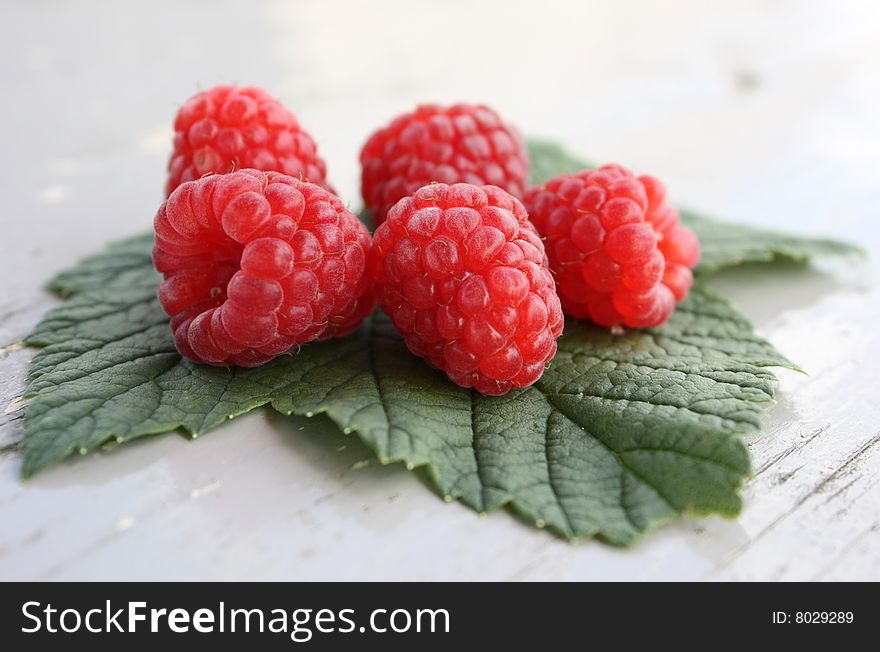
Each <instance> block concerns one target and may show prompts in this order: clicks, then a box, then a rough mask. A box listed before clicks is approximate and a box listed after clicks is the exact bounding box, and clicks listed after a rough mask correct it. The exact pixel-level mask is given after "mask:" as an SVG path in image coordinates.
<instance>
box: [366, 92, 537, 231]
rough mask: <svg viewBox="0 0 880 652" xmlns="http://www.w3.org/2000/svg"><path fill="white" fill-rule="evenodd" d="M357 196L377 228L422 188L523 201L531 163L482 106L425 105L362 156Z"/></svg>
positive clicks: (512, 134) (509, 131) (513, 135)
mask: <svg viewBox="0 0 880 652" xmlns="http://www.w3.org/2000/svg"><path fill="white" fill-rule="evenodd" d="M361 164H362V165H363V172H362V175H361V192H362V194H363V196H364V203H365V204H366V206H367V208H369V209H370V214H371V216H372V218H373V221H374V223H375V224H376V225H377V226H378V225H379V224H381V223H382V222H383V221H384V220H385V215H386V214H387V212H388V210H389V209H390V208H391V207H392V206H394V204H395V203H396V202H397V201H398V200H400V199H403V198H404V197H407V196H409V195H411V194H413V193H414V192H415V191H416V190H418V189H419V188H421V187H422V186H424V185H425V184H428V183H432V182H439V183H459V182H462V183H472V184H474V185H477V186H482V185H486V184H492V185H495V186H499V187H500V188H503V189H504V190H506V191H507V192H509V193H510V194H512V195H513V196H514V197H517V198H522V195H523V192H525V188H526V182H527V177H528V170H529V158H528V153H527V152H526V148H525V143H524V142H523V139H522V137H521V136H520V134H519V132H517V131H516V130H515V129H513V128H511V127H509V126H507V125H505V124H504V123H503V122H501V118H499V117H498V114H497V113H495V112H494V111H493V110H492V109H490V108H489V107H486V106H471V105H468V104H456V105H455V106H451V107H448V108H444V107H440V106H435V105H424V106H419V107H418V108H417V109H416V110H415V111H414V112H413V113H407V114H405V115H402V116H400V117H398V118H397V119H395V120H394V121H393V122H392V123H391V124H390V125H388V126H387V127H386V128H384V129H380V130H379V131H377V132H376V133H374V134H373V135H372V136H370V139H369V140H368V141H367V144H366V145H364V148H363V150H362V151H361Z"/></svg>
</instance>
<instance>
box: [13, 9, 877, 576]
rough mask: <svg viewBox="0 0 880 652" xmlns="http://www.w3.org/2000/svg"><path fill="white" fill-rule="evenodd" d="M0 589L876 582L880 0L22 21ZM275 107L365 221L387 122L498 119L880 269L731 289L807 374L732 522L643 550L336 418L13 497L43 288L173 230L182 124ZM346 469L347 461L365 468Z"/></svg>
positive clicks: (259, 418)
mask: <svg viewBox="0 0 880 652" xmlns="http://www.w3.org/2000/svg"><path fill="white" fill-rule="evenodd" d="M0 11H2V14H3V15H2V20H0V70H2V78H0V81H2V87H3V100H2V102H0V125H2V127H0V129H2V131H3V145H4V147H3V151H4V155H3V156H2V158H0V197H2V211H0V225H2V229H0V278H2V279H3V286H2V290H0V447H2V451H3V452H2V453H0V579H4V580H6V579H105V578H106V579H160V578H180V579H199V578H211V579H408V580H418V579H522V580H531V579H703V578H708V579H719V580H751V579H773V580H776V579H786V580H787V579H797V580H800V579H810V578H816V579H828V580H836V579H874V580H877V579H880V536H878V529H880V445H878V442H880V425H878V423H880V401H878V398H877V395H878V389H880V387H878V381H877V372H878V364H877V363H878V359H880V342H878V337H877V331H878V327H877V324H878V323H880V285H878V283H877V270H878V267H877V263H876V261H877V260H878V259H880V229H878V226H877V224H878V218H880V215H878V212H880V208H878V206H880V120H878V118H877V111H878V106H880V74H878V71H880V10H878V5H877V4H876V3H872V2H864V3H857V2H843V1H841V0H828V1H818V2H806V1H800V0H775V1H772V2H771V1H769V0H754V1H751V2H745V1H744V2H736V3H731V2H726V1H718V2H714V1H712V2H705V1H698V0H693V1H688V2H682V1H676V0H670V1H669V2H662V3H661V2H652V1H650V0H642V1H639V2H619V3H617V2H615V3H612V2H605V1H601V2H570V3H562V2H553V1H549V0H545V1H544V2H540V3H536V2H529V3H523V5H522V6H518V5H517V4H516V3H512V2H501V3H497V4H494V3H481V2H474V1H473V0H464V1H461V2H444V3H430V4H429V3H410V2H405V1H404V0H397V1H393V2H380V1H375V0H374V1H372V2H364V3H355V2H342V1H333V2H331V1H326V0H324V1H320V0H315V1H310V2H278V3H269V4H257V3H234V2H230V3H211V4H208V3H196V2H168V3H157V2H151V3H141V4H139V5H137V6H135V5H134V4H132V3H115V2H104V3H53V2H39V3H25V2H21V3H16V4H12V3H4V4H3V5H2V9H0ZM221 81H234V82H240V83H255V84H260V85H263V86H265V87H266V88H268V89H271V90H272V91H273V92H274V93H275V94H277V95H278V96H280V97H281V98H282V99H283V100H284V101H285V102H286V103H287V104H288V105H289V106H290V107H291V108H292V109H293V110H294V111H295V112H296V113H297V114H298V115H299V116H300V118H301V121H302V122H303V123H304V124H305V125H307V126H308V127H309V128H310V129H311V131H312V133H313V134H315V136H316V137H317V138H318V140H319V142H320V147H321V149H322V151H323V153H324V155H325V157H326V158H327V160H328V163H329V166H330V171H331V177H332V180H333V182H334V183H335V184H336V186H337V188H339V189H340V190H341V191H342V192H343V194H344V196H345V197H346V198H347V199H348V200H349V201H350V203H351V205H352V206H353V207H356V206H357V205H358V199H357V174H358V169H357V165H356V157H357V151H358V147H359V145H360V144H361V142H362V141H363V140H364V138H365V137H366V135H367V134H368V132H369V130H370V129H371V128H373V127H375V126H377V125H379V124H381V123H383V122H384V121H386V120H387V119H389V118H390V117H391V116H392V115H394V114H395V113H397V112H399V111H401V110H404V109H408V108H410V107H411V106H412V105H414V103H415V102H416V101H419V100H439V101H452V100H459V99H465V100H482V101H486V102H488V103H491V104H493V105H495V106H496V107H497V108H498V109H499V110H500V111H501V112H502V113H503V114H505V115H506V116H508V117H509V119H510V120H512V121H514V122H516V123H517V124H518V125H520V127H521V128H522V129H523V130H524V131H526V132H528V133H530V134H536V135H542V136H548V137H554V138H559V139H563V140H565V141H567V142H568V143H569V144H570V145H571V147H572V148H573V149H575V150H577V151H579V152H580V153H582V154H584V155H588V156H589V157H591V158H593V159H596V160H616V161H619V162H622V163H625V164H627V165H629V166H631V167H633V168H635V169H637V170H641V171H652V172H654V173H656V174H658V175H659V176H661V177H663V178H664V179H666V180H667V182H668V185H669V186H670V188H671V189H672V193H673V195H674V196H675V197H676V198H677V199H679V200H680V201H684V202H686V203H688V204H689V205H691V206H694V207H696V208H698V209H703V210H706V211H708V212H714V213H716V214H718V213H720V214H722V215H726V216H728V217H730V218H732V219H739V220H744V221H752V222H755V223H758V224H763V225H772V226H776V227H779V228H786V229H791V230H795V231H801V232H815V233H831V232H834V233H836V234H838V235H840V236H842V237H848V238H851V239H855V240H858V241H859V242H861V243H862V244H863V245H864V246H865V247H866V248H867V249H868V250H869V251H870V252H871V253H872V256H873V261H868V262H867V263H865V264H863V265H862V266H857V267H852V266H847V265H841V264H833V263H832V264H822V265H819V266H813V267H810V268H806V269H804V268H800V267H794V266H781V267H774V268H772V269H766V268H764V269H749V270H742V271H737V272H732V273H727V274H725V275H723V276H722V277H720V278H719V279H718V287H719V289H721V290H722V291H723V292H724V293H726V294H727V295H728V296H729V297H731V298H732V299H734V300H735V302H736V303H737V304H738V305H739V306H740V307H741V308H742V310H743V311H744V312H745V313H746V314H748V315H749V316H750V317H752V318H753V319H754V321H755V323H756V324H757V326H758V328H759V329H760V331H761V333H762V334H764V335H765V336H767V337H769V338H770V339H771V340H773V341H774V342H775V343H777V345H778V346H779V348H780V349H781V350H782V351H784V352H785V353H786V354H788V355H789V356H790V357H792V358H793V359H794V360H796V361H797V362H799V363H800V364H801V365H802V366H803V367H804V368H805V369H807V370H808V371H809V373H810V375H809V376H802V375H798V374H794V373H789V372H780V374H779V375H780V379H781V382H780V386H779V396H778V402H777V404H775V405H774V406H772V407H771V408H770V409H769V411H768V428H767V434H766V435H764V436H763V437H760V438H755V439H753V440H751V441H750V447H751V450H752V454H753V457H754V462H755V468H756V473H755V476H754V478H752V479H751V480H750V481H749V482H748V484H747V486H746V488H745V492H744V497H745V503H746V507H745V510H744V512H743V514H742V516H741V517H740V518H739V519H737V520H735V521H725V520H721V519H707V520H701V521H690V520H686V521H684V522H681V523H678V524H674V525H671V526H668V527H665V528H663V529H661V530H660V531H657V532H655V533H653V534H651V535H649V536H648V537H647V538H645V539H644V540H642V541H641V542H640V543H639V544H638V545H637V546H636V547H634V548H633V549H630V550H617V549H613V548H610V547H608V546H604V545H602V544H597V543H585V544H581V545H576V546H572V545H569V544H567V543H564V542H562V541H558V540H555V539H554V538H552V537H551V536H549V535H547V534H546V533H544V532H541V531H538V530H534V529H531V528H529V527H526V526H524V525H522V524H520V523H519V522H517V521H516V520H515V519H513V518H512V517H510V516H509V515H508V514H506V513H498V514H493V515H491V516H490V517H488V518H486V519H481V518H479V517H478V516H477V515H476V514H474V513H472V512H470V511H469V510H467V509H466V508H464V507H462V506H460V505H457V504H444V503H443V502H442V501H441V500H438V498H437V497H436V496H435V495H434V494H433V493H431V491H430V490H429V489H427V488H426V487H425V486H424V485H423V484H422V483H420V482H419V480H418V479H417V478H416V477H414V476H413V475H412V474H410V473H408V472H406V471H405V470H404V469H403V468H400V467H394V468H383V467H379V466H378V465H376V464H372V463H370V464H368V465H367V466H365V467H363V468H361V467H362V465H361V464H359V462H360V461H362V460H366V459H369V455H368V453H367V451H366V450H365V449H364V448H363V447H362V446H361V445H359V444H358V443H357V441H356V440H355V439H354V438H351V437H349V438H342V436H341V435H339V434H336V433H334V431H333V429H332V428H331V427H329V426H328V425H327V423H326V422H322V421H307V420H304V419H302V420H296V419H285V418H281V417H279V416H276V415H272V414H268V413H256V414H252V415H250V416H248V417H245V418H242V419H239V420H236V421H235V422H234V423H232V424H230V425H228V426H226V427H224V428H222V429H220V430H218V431H216V432H214V433H211V434H210V435H208V436H205V437H203V438H200V439H199V440H197V441H195V442H191V441H188V440H185V439H184V438H182V437H178V436H176V435H167V436H162V437H155V438H150V439H147V440H144V441H141V442H140V443H135V444H132V445H127V446H124V447H121V448H119V449H117V450H116V451H114V452H111V453H101V454H97V455H92V456H89V457H88V458H83V459H76V460H73V461H71V462H69V463H65V464H62V465H60V466H58V467H56V468H54V469H52V470H49V471H47V472H45V473H42V474H40V475H39V476H37V477H36V478H35V479H33V480H31V481H29V482H28V483H27V484H22V483H21V482H20V481H19V478H18V472H19V466H20V458H19V454H18V452H17V451H16V450H15V443H16V442H17V440H18V439H19V437H20V434H21V417H22V407H23V404H22V402H21V401H20V400H19V399H18V398H17V397H18V396H19V395H20V393H21V391H22V387H23V385H22V378H23V375H24V372H25V368H26V364H27V361H28V359H29V358H30V356H31V355H32V351H28V350H26V349H22V348H21V347H20V346H19V345H18V344H17V343H18V342H19V341H20V340H21V338H22V337H23V336H24V335H25V334H26V333H27V332H28V330H29V329H30V328H31V327H32V326H33V324H34V323H35V322H36V320H37V319H38V318H39V317H40V315H41V314H42V313H43V312H44V311H45V310H46V309H47V308H48V307H50V306H52V305H53V304H54V300H53V299H51V298H50V297H48V296H47V295H46V294H45V293H44V292H42V291H41V289H40V286H41V284H42V283H43V282H44V281H45V280H46V279H47V278H48V277H49V276H50V275H51V274H52V273H53V272H55V271H57V270H58V269H60V268H62V267H64V266H66V265H69V264H70V263H72V262H73V261H74V260H76V259H77V258H79V257H81V256H83V255H85V254H88V253H91V252H92V251H94V250H95V249H97V248H98V247H100V246H101V244H102V243H103V242H104V241H105V240H108V239H110V238H115V237H119V236H124V235H127V234H129V233H132V232H135V231H138V230H142V229H144V228H146V227H148V225H149V223H150V220H151V218H152V215H153V213H154V211H155V209H156V208H157V205H158V203H159V201H160V199H161V189H162V184H163V180H164V179H163V177H164V165H165V159H166V156H167V153H168V148H169V137H168V126H169V124H170V121H171V119H172V116H173V113H174V111H175V109H176V107H177V105H178V104H179V103H180V102H182V101H183V100H184V99H185V98H186V97H188V96H189V95H190V94H191V93H192V92H194V91H195V90H196V89H198V88H205V87H208V86H209V85H212V84H214V83H218V82H221ZM340 449H341V450H340Z"/></svg>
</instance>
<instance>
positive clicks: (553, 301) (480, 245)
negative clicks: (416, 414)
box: [368, 183, 563, 396]
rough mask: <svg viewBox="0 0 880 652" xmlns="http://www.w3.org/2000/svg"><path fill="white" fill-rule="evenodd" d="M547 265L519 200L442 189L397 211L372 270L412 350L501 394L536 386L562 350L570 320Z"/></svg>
mask: <svg viewBox="0 0 880 652" xmlns="http://www.w3.org/2000/svg"><path fill="white" fill-rule="evenodd" d="M546 260H547V259H546V256H545V254H544V246H543V244H542V243H541V240H540V239H539V238H538V235H537V233H536V232H535V230H534V227H533V226H532V225H531V224H530V223H529V221H528V219H527V216H526V212H525V209H524V207H523V205H522V204H521V203H520V202H519V200H518V199H516V198H514V197H513V196H511V195H510V194H508V193H507V192H505V191H504V190H502V189H501V188H497V187H494V186H484V187H477V186H474V185H470V184H465V183H459V184H455V185H451V186H450V185H446V184H442V183H438V184H431V185H427V186H424V187H423V188H420V189H419V190H417V191H416V192H415V193H414V194H413V195H412V196H411V197H405V198H404V199H401V200H400V201H399V202H398V203H397V204H396V205H395V206H394V207H393V208H392V209H391V211H390V212H389V213H388V219H387V220H386V221H385V222H384V223H383V224H382V225H381V226H380V227H379V228H378V229H377V230H376V234H375V237H374V240H373V248H372V250H371V252H370V256H369V261H368V269H369V272H370V274H371V275H372V276H373V278H374V279H375V281H376V293H377V296H378V299H379V305H380V306H381V307H382V309H383V310H384V311H385V313H386V314H388V316H389V317H390V318H391V321H392V322H393V323H394V325H395V327H396V328H397V330H398V331H399V332H400V333H401V335H402V336H403V338H404V340H405V341H406V345H407V346H408V347H409V349H410V351H412V352H413V353H414V354H416V355H418V356H421V357H423V358H425V359H426V360H427V361H428V362H429V363H430V364H431V365H433V366H434V367H436V368H438V369H440V370H442V371H444V372H446V374H447V375H448V376H449V378H450V379H451V380H452V381H453V382H455V383H457V384H458V385H461V386H462V387H473V388H474V389H476V390H477V391H479V392H481V393H483V394H489V395H495V396H497V395H501V394H506V393H507V392H509V391H510V390H511V389H513V388H514V387H527V386H529V385H531V384H532V383H534V382H535V381H537V380H538V379H539V378H540V377H541V374H543V372H544V368H545V366H546V364H547V362H548V361H549V360H550V359H551V358H552V357H553V355H554V354H555V352H556V338H558V337H559V335H560V334H561V333H562V328H563V316H562V309H561V306H560V303H559V298H558V297H557V295H556V289H555V284H554V282H553V276H552V274H551V273H550V270H549V269H548V268H547V266H546Z"/></svg>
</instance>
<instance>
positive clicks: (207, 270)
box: [153, 170, 374, 367]
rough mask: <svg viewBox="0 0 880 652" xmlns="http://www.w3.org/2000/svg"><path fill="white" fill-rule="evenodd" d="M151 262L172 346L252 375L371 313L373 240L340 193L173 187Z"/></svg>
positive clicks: (289, 180)
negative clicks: (255, 369) (251, 369)
mask: <svg viewBox="0 0 880 652" xmlns="http://www.w3.org/2000/svg"><path fill="white" fill-rule="evenodd" d="M154 225H155V238H156V240H155V246H154V248H153V262H154V264H155V266H156V269H157V270H159V272H161V273H162V275H163V276H164V281H163V282H162V285H161V286H160V288H159V301H160V303H161V304H162V308H163V309H164V310H165V312H166V313H167V314H168V315H169V316H170V317H171V329H172V332H173V334H174V342H175V345H176V346H177V350H178V351H180V353H181V354H182V355H184V356H186V357H187V358H189V359H191V360H194V361H196V362H202V363H207V364H212V365H223V366H227V365H237V366H242V367H253V366H257V365H260V364H262V363H264V362H267V361H268V360H271V359H272V358H274V357H275V356H277V355H279V354H281V353H284V352H286V351H288V350H289V349H291V348H292V347H294V346H297V345H299V344H304V343H306V342H310V341H312V340H316V339H323V338H326V337H331V336H336V335H345V334H347V333H349V332H351V331H352V330H354V329H355V328H357V326H358V325H359V324H360V322H361V321H362V320H363V318H364V317H366V316H367V315H368V314H369V313H370V312H371V311H372V308H373V306H374V298H373V293H372V288H371V283H370V279H369V277H368V275H367V274H366V255H367V253H368V251H369V248H370V234H369V232H368V231H367V229H366V227H365V226H364V225H363V224H361V222H360V221H359V220H358V219H357V218H356V217H355V216H354V215H353V214H352V213H351V212H349V211H348V210H347V209H346V208H345V206H343V204H342V202H341V201H340V199H339V198H338V197H336V196H335V195H333V194H332V193H330V192H328V191H327V190H325V189H324V188H321V187H320V186H316V185H314V184H311V183H306V182H303V181H300V180H299V179H295V178H293V177H289V176H286V175H284V174H280V173H277V172H262V171H258V170H239V171H237V172H233V173H231V174H223V175H212V176H208V177H205V178H203V179H200V180H198V181H190V182H187V183H184V184H182V185H181V186H179V187H178V188H177V189H176V190H175V191H174V192H173V193H171V196H170V197H169V198H168V200H167V201H166V202H164V203H163V204H162V206H161V208H160V209H159V212H158V214H157V215H156V219H155V221H154Z"/></svg>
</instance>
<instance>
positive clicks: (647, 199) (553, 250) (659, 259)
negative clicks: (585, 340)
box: [525, 165, 700, 328]
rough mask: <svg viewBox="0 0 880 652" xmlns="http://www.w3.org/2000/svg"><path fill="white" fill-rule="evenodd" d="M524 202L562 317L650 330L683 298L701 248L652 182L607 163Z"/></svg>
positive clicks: (535, 193)
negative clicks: (538, 236)
mask: <svg viewBox="0 0 880 652" xmlns="http://www.w3.org/2000/svg"><path fill="white" fill-rule="evenodd" d="M525 205H526V207H527V208H528V211H529V217H530V219H531V220H532V222H533V223H534V225H535V226H536V227H537V229H538V232H539V233H540V234H541V237H542V238H543V240H544V244H545V246H546V247H547V255H548V257H549V259H550V266H551V268H552V269H553V271H554V272H555V274H556V282H557V286H558V290H559V297H560V299H561V300H562V307H563V309H564V310H565V314H566V315H569V316H571V317H576V318H580V319H590V320H592V321H593V322H595V323H597V324H600V325H602V326H611V327H621V326H628V327H630V328H649V327H653V326H658V325H659V324H662V323H663V322H665V321H666V320H667V319H669V316H670V315H671V314H672V312H673V310H674V309H675V305H676V303H678V302H680V301H682V300H683V299H684V298H685V296H687V293H688V290H689V289H690V287H691V283H692V282H693V276H692V273H691V269H693V267H694V266H695V265H696V264H697V261H698V260H699V257H700V245H699V242H698V241H697V238H696V236H695V235H694V233H693V231H691V230H690V229H688V228H686V227H684V226H682V225H681V224H680V223H679V217H678V213H677V212H676V210H675V208H673V207H672V205H671V204H670V203H669V201H668V200H667V197H666V188H665V187H664V185H663V184H662V183H661V182H660V181H659V180H658V179H656V178H654V177H651V176H640V177H637V176H635V175H633V174H632V173H631V172H629V171H628V170H626V169H625V168H623V167H620V166H619V165H606V166H604V167H601V168H599V169H597V170H584V171H582V172H578V173H577V174H572V175H562V176H558V177H556V178H554V179H551V180H550V181H548V182H547V183H545V184H543V185H542V186H539V187H537V188H532V189H531V190H529V192H528V193H526V197H525Z"/></svg>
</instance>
